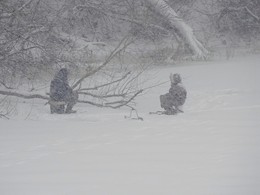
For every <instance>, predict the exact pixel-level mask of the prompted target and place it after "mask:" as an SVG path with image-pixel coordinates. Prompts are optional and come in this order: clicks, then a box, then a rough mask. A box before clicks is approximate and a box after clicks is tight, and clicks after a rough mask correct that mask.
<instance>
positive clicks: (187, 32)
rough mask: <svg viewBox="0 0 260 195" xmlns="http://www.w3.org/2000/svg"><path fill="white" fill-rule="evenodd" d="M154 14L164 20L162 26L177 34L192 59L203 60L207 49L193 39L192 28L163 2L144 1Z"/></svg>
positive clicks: (156, 0)
mask: <svg viewBox="0 0 260 195" xmlns="http://www.w3.org/2000/svg"><path fill="white" fill-rule="evenodd" d="M146 2H147V3H149V5H151V7H152V9H153V10H154V12H155V13H156V14H159V15H160V16H161V17H163V18H164V22H165V23H164V26H165V27H166V28H168V29H170V30H171V31H172V32H173V33H174V34H177V35H178V36H179V37H180V38H181V39H182V40H183V41H184V42H185V43H186V44H187V45H188V46H189V48H190V49H191V51H192V53H193V58H194V59H205V58H206V57H207V55H208V51H207V49H206V48H205V47H204V46H203V44H202V43H201V42H200V41H199V40H198V39H197V38H196V37H195V35H194V32H193V30H192V28H191V27H190V26H189V25H188V24H186V23H185V21H184V20H183V19H182V18H180V17H179V16H178V14H177V13H176V12H175V11H174V9H173V8H172V7H171V6H170V5H169V4H168V3H167V2H166V1H164V0H146Z"/></svg>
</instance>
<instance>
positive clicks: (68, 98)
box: [49, 68, 78, 114]
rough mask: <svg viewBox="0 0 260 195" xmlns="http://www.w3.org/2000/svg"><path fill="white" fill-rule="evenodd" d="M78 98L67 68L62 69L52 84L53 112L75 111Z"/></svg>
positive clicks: (51, 106) (51, 105)
mask: <svg viewBox="0 0 260 195" xmlns="http://www.w3.org/2000/svg"><path fill="white" fill-rule="evenodd" d="M77 100H78V94H77V93H76V92H74V91H73V89H72V88H71V87H70V86H69V82H68V70H67V68H62V69H60V70H59V71H58V72H57V74H56V75H55V76H54V78H53V80H52V81H51V85H50V101H49V103H50V109H51V113H52V114H53V113H57V114H63V113H75V112H76V111H74V110H72V108H73V106H74V105H75V104H76V102H77Z"/></svg>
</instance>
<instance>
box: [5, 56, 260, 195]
mask: <svg viewBox="0 0 260 195" xmlns="http://www.w3.org/2000/svg"><path fill="white" fill-rule="evenodd" d="M170 72H178V73H180V74H181V75H182V76H183V83H184V85H185V86H186V88H187V91H188V99H187V102H186V104H185V107H184V113H183V114H179V115H177V116H163V115H149V111H156V110H159V109H160V105H159V95H160V94H164V93H166V92H167V90H168V89H169V85H170V84H169V83H166V84H164V85H160V86H158V87H155V88H151V89H149V90H148V91H146V92H145V93H144V94H143V95H141V96H140V97H138V98H137V99H136V102H137V109H138V113H139V115H140V116H141V117H143V118H144V121H140V120H130V119H125V118H124V116H125V115H128V114H129V110H128V109H120V110H111V109H101V108H96V107H92V106H83V105H80V104H79V105H77V108H76V109H77V110H78V113H77V114H71V115H50V114H49V108H48V107H47V106H44V105H43V102H34V103H33V104H28V103H24V104H20V105H19V107H20V108H19V109H18V113H19V114H18V116H17V117H15V118H14V119H12V120H0V194H1V195H23V194H24V195H71V194H74V195H86V194H88V195H139V194H140V195H153V194H154V195H157V194H163V195H259V194H260V185H259V184H260V167H259V165H260V84H259V83H260V77H259V73H260V56H259V55H258V56H250V57H240V58H236V59H233V60H230V61H215V62H193V63H190V64H188V63H187V64H184V65H182V66H181V65H180V66H176V65H175V66H171V65H169V66H158V67H153V69H152V70H150V71H148V72H147V73H146V76H152V77H153V79H152V80H150V81H149V82H150V84H151V85H153V84H155V83H157V81H158V82H162V81H167V80H168V76H169V73H170Z"/></svg>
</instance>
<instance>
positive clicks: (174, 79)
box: [170, 73, 181, 84]
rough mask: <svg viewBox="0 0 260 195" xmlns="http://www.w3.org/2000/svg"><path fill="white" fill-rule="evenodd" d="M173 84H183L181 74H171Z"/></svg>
mask: <svg viewBox="0 0 260 195" xmlns="http://www.w3.org/2000/svg"><path fill="white" fill-rule="evenodd" d="M170 80H171V83H174V84H178V83H181V75H180V74H177V73H176V74H172V73H171V74H170Z"/></svg>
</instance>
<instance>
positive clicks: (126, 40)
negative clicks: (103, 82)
mask: <svg viewBox="0 0 260 195" xmlns="http://www.w3.org/2000/svg"><path fill="white" fill-rule="evenodd" d="M132 42H133V40H130V41H129V37H128V36H127V37H125V38H124V39H122V40H121V42H120V43H119V44H118V46H117V47H116V48H115V49H114V50H113V51H112V52H111V53H110V55H109V56H108V57H107V59H106V60H105V62H104V63H102V64H101V65H100V66H99V67H97V68H95V69H94V70H91V71H89V72H87V73H86V74H85V75H84V76H83V77H81V78H80V79H79V80H78V81H77V82H76V83H75V84H74V85H72V89H75V88H76V87H77V86H78V85H79V84H80V83H81V82H82V81H84V79H86V78H87V77H89V76H91V75H93V74H95V73H97V72H98V71H100V70H101V69H102V68H104V67H105V66H106V65H107V64H108V63H109V62H110V61H111V60H112V58H114V57H115V56H116V55H117V54H118V53H120V52H121V51H123V50H124V49H126V48H127V47H128V46H129V45H130V44H131V43H132Z"/></svg>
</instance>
